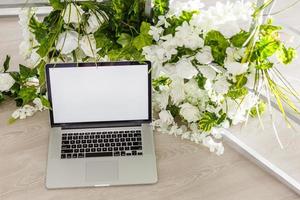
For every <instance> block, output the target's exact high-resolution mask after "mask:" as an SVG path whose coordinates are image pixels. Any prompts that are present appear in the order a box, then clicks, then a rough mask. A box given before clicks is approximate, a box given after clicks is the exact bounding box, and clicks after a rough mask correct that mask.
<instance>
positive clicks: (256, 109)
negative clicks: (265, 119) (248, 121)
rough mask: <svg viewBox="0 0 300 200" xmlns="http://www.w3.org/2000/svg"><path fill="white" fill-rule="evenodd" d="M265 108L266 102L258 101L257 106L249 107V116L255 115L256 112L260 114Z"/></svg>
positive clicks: (256, 114)
mask: <svg viewBox="0 0 300 200" xmlns="http://www.w3.org/2000/svg"><path fill="white" fill-rule="evenodd" d="M265 110H266V103H265V102H264V101H259V103H258V105H257V107H256V106H254V107H253V108H251V110H250V116H251V117H257V116H258V114H259V115H261V114H263V113H264V112H265Z"/></svg>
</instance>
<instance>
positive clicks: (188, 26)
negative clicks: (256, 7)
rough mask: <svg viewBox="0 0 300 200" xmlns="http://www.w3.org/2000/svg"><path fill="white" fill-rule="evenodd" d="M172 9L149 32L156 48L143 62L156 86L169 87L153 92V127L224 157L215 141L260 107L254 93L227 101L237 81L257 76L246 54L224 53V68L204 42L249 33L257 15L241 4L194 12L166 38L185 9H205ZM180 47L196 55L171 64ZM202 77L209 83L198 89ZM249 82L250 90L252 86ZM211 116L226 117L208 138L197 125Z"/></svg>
mask: <svg viewBox="0 0 300 200" xmlns="http://www.w3.org/2000/svg"><path fill="white" fill-rule="evenodd" d="M183 2H188V3H187V4H185V5H186V6H187V7H185V6H183ZM170 3H171V5H170V12H169V13H168V14H167V15H166V16H160V17H159V21H158V23H157V24H156V25H155V26H152V27H151V30H150V32H149V34H150V35H152V36H153V39H154V40H155V41H156V44H155V45H152V46H148V47H144V48H143V54H144V55H145V58H146V59H147V60H151V61H152V64H153V76H154V80H155V79H159V78H160V77H166V78H168V79H169V80H170V84H161V85H160V86H159V90H157V89H156V90H155V91H154V102H153V104H154V111H155V112H156V113H158V114H157V119H156V121H155V122H154V125H155V126H156V127H157V130H158V131H160V132H162V133H167V134H172V135H175V136H180V137H181V138H183V139H189V140H192V141H194V142H196V143H202V144H203V145H204V146H206V147H208V148H209V149H210V151H211V152H216V154H218V155H220V154H222V153H223V151H224V147H223V145H222V143H221V142H218V141H216V140H218V139H219V138H220V135H221V131H222V128H228V127H229V125H230V124H237V123H241V122H244V121H245V120H246V119H247V117H248V113H249V110H250V109H251V108H252V107H254V106H256V104H257V103H258V98H257V96H256V95H254V94H253V93H251V92H248V94H247V95H246V96H245V97H244V98H243V99H232V98H230V97H228V96H226V94H227V93H228V91H229V88H230V86H231V84H232V82H235V81H236V80H235V79H236V77H237V76H238V75H240V74H244V73H246V72H248V73H249V76H251V71H253V70H252V68H251V66H250V67H249V64H248V63H241V62H240V61H239V60H240V59H241V58H242V56H243V55H244V49H243V48H235V47H232V46H230V47H228V48H227V49H226V54H227V57H226V58H225V61H224V66H220V65H218V64H216V62H214V58H213V55H212V53H211V52H212V50H211V47H210V46H205V42H204V37H205V35H206V34H207V33H208V32H209V31H211V30H216V31H219V32H220V33H222V35H224V36H225V37H226V38H230V37H232V36H233V35H235V34H238V33H239V32H240V31H241V30H245V31H249V28H250V24H251V21H252V17H251V15H252V13H253V10H252V7H251V4H250V3H244V2H243V1H236V2H234V3H229V2H228V3H225V4H223V3H220V2H218V3H217V4H216V5H215V6H213V7H210V8H208V9H206V10H201V12H199V13H198V12H196V13H195V14H194V15H193V17H192V19H191V20H190V21H189V22H187V21H185V22H183V23H182V25H181V26H178V27H176V31H175V34H167V35H166V34H165V33H164V32H165V30H166V29H167V28H168V27H170V26H171V25H170V23H169V20H168V19H170V18H172V17H178V16H180V14H181V13H182V12H183V11H185V9H187V11H193V10H195V9H196V10H197V11H199V10H198V9H199V8H202V7H203V5H202V3H200V2H199V1H193V0H191V1H188V0H185V1H179V0H178V1H176V0H174V1H171V2H170ZM179 4H180V5H181V4H182V6H179ZM190 5H192V6H190ZM180 47H184V48H187V49H190V50H192V52H193V53H191V54H187V55H183V56H181V57H179V58H178V61H177V62H171V59H172V58H174V56H176V55H178V48H180ZM194 61H196V62H197V63H198V64H195V62H194ZM198 75H201V76H202V77H204V78H205V83H204V88H200V87H199V86H198V82H197V79H196V77H197V76H198ZM250 79H251V78H249V80H248V82H247V84H248V85H249V84H251V83H250V82H251V81H250ZM170 106H176V107H177V108H178V109H179V114H178V115H179V117H180V118H179V119H177V120H176V119H174V116H173V115H172V114H171V109H170V108H169V107H170ZM207 111H208V112H210V113H214V114H215V115H216V116H218V117H220V113H221V112H220V111H222V112H223V113H226V116H227V117H226V120H224V121H223V122H222V123H221V124H219V125H217V126H214V127H213V128H212V129H211V130H210V131H209V132H203V131H201V130H200V129H199V126H198V121H199V119H200V118H201V116H202V115H203V113H204V112H207ZM228 119H229V120H228Z"/></svg>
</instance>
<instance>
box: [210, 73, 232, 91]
mask: <svg viewBox="0 0 300 200" xmlns="http://www.w3.org/2000/svg"><path fill="white" fill-rule="evenodd" d="M229 86H230V84H229V83H228V81H227V78H226V76H218V78H217V80H216V82H215V83H214V85H213V88H214V90H215V91H216V92H217V93H218V94H226V93H227V92H228V90H229Z"/></svg>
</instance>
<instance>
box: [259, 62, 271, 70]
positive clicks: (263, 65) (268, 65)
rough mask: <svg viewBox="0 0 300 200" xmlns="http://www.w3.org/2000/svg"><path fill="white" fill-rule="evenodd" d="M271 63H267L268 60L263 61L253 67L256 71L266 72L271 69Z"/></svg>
mask: <svg viewBox="0 0 300 200" xmlns="http://www.w3.org/2000/svg"><path fill="white" fill-rule="evenodd" d="M273 65H274V64H273V63H271V62H269V61H268V60H264V61H263V62H261V63H259V64H257V65H256V66H255V68H256V69H261V70H266V69H271V68H272V67H273Z"/></svg>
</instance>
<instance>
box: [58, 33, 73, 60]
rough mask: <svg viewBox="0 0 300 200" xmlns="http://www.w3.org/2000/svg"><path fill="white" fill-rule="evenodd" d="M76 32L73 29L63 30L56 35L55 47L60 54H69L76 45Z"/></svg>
mask: <svg viewBox="0 0 300 200" xmlns="http://www.w3.org/2000/svg"><path fill="white" fill-rule="evenodd" d="M78 37H79V35H78V33H77V32H75V31H65V32H63V33H61V34H60V35H59V36H58V41H57V44H56V49H57V50H60V51H61V53H62V54H65V55H66V54H69V53H71V52H72V51H74V50H75V49H77V47H78Z"/></svg>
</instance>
